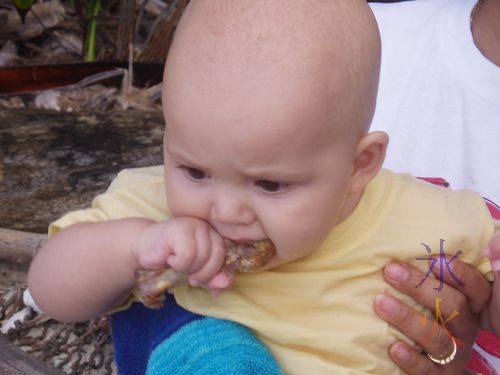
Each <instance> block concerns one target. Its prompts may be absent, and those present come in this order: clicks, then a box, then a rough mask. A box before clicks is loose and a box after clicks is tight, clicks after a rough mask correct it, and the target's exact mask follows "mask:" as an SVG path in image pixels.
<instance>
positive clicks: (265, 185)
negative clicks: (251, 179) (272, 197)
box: [255, 180, 289, 193]
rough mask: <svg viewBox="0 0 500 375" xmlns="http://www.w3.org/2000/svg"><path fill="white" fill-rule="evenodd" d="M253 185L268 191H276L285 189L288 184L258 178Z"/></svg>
mask: <svg viewBox="0 0 500 375" xmlns="http://www.w3.org/2000/svg"><path fill="white" fill-rule="evenodd" d="M255 186H257V187H259V188H261V189H262V190H264V191H266V192H268V193H277V192H278V191H281V190H284V189H286V188H287V187H288V186H289V184H284V183H282V182H276V181H269V180H258V181H255Z"/></svg>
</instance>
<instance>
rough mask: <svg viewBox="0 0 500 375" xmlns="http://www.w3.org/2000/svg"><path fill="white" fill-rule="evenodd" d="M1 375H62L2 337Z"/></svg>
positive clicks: (0, 348)
mask: <svg viewBox="0 0 500 375" xmlns="http://www.w3.org/2000/svg"><path fill="white" fill-rule="evenodd" d="M0 374H8V375H62V374H64V373H63V372H61V371H60V370H57V369H56V368H54V367H52V366H49V365H48V364H46V363H44V362H42V361H39V360H37V359H35V358H33V357H31V356H29V355H28V354H26V353H24V352H23V351H22V350H21V349H19V348H18V347H16V346H15V345H14V344H12V343H11V342H9V340H7V338H6V337H5V336H3V335H0Z"/></svg>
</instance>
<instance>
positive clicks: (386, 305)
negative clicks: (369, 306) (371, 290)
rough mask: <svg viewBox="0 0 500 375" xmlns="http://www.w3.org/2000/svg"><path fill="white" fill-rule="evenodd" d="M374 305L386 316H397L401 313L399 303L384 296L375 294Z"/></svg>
mask: <svg viewBox="0 0 500 375" xmlns="http://www.w3.org/2000/svg"><path fill="white" fill-rule="evenodd" d="M375 303H376V304H377V306H378V307H380V308H381V309H382V310H383V311H384V312H385V313H386V314H388V315H391V316H394V315H397V314H399V312H400V311H401V305H400V304H399V302H398V301H396V300H395V299H394V298H392V297H389V296H388V295H386V294H377V296H376V297H375Z"/></svg>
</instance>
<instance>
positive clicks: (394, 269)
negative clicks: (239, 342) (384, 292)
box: [385, 263, 410, 284]
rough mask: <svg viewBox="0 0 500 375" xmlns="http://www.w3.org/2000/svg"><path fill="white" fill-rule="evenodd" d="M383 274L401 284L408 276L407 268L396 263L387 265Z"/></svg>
mask: <svg viewBox="0 0 500 375" xmlns="http://www.w3.org/2000/svg"><path fill="white" fill-rule="evenodd" d="M385 274H386V276H387V277H388V278H389V279H391V280H393V281H395V282H397V283H401V284H402V283H405V282H406V281H407V280H408V278H409V276H410V273H409V272H408V270H407V269H406V268H404V267H403V266H401V265H400V264H398V263H391V264H389V265H387V266H386V267H385Z"/></svg>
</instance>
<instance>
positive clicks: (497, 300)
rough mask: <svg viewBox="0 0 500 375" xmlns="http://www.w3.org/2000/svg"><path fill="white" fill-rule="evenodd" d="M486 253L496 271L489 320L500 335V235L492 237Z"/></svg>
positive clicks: (489, 307)
mask: <svg viewBox="0 0 500 375" xmlns="http://www.w3.org/2000/svg"><path fill="white" fill-rule="evenodd" d="M486 255H487V256H488V257H489V258H490V259H491V266H492V268H493V271H494V272H495V281H494V283H493V290H492V295H491V300H490V302H489V304H488V305H489V306H488V312H489V314H488V315H489V319H488V320H489V323H490V325H491V328H492V330H493V332H495V334H496V335H497V336H500V318H499V317H500V235H497V236H495V237H493V238H492V239H491V241H490V243H489V245H488V249H487V250H486Z"/></svg>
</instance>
